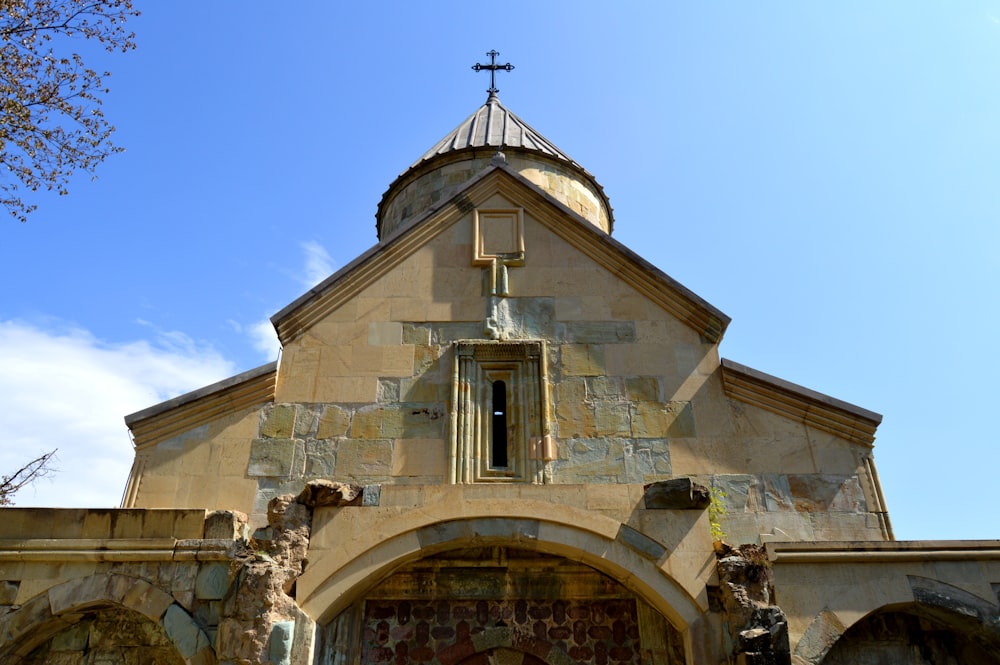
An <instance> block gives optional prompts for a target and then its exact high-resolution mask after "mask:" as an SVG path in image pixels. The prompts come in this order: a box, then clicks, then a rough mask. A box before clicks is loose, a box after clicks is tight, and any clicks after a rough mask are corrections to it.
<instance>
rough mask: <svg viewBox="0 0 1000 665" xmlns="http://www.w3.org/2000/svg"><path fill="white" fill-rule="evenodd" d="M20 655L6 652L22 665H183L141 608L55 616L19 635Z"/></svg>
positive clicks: (89, 610)
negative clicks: (138, 610)
mask: <svg viewBox="0 0 1000 665" xmlns="http://www.w3.org/2000/svg"><path fill="white" fill-rule="evenodd" d="M18 642H19V644H18V649H17V651H19V652H20V654H13V653H12V654H9V655H7V656H5V659H6V658H9V659H10V660H5V661H4V662H10V663H17V664H18V665H65V664H66V663H101V664H102V665H131V664H132V663H155V664H156V665H185V664H186V662H187V661H186V660H185V659H184V657H183V656H182V655H181V654H180V652H178V650H177V648H176V646H175V645H174V643H173V642H172V641H171V639H170V637H169V636H168V635H167V633H166V631H165V630H164V629H163V627H162V626H160V625H159V624H158V623H156V622H155V621H152V620H150V619H149V618H148V617H146V616H143V615H142V614H140V613H139V612H136V611H134V610H130V609H126V608H124V607H118V606H114V605H109V606H98V607H90V608H87V609H86V610H84V611H79V612H67V613H64V614H60V615H58V616H57V617H53V618H52V619H51V620H50V621H49V622H47V623H44V624H42V625H40V626H38V627H36V628H35V629H34V630H33V631H31V633H29V634H28V635H25V636H24V637H23V638H22V639H20V640H19V641H18Z"/></svg>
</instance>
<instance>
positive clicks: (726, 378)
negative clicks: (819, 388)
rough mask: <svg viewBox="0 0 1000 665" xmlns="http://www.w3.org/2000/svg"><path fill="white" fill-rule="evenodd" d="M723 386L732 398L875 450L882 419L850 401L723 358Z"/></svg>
mask: <svg viewBox="0 0 1000 665" xmlns="http://www.w3.org/2000/svg"><path fill="white" fill-rule="evenodd" d="M722 383H723V386H724V388H725V391H726V394H727V395H729V396H730V397H733V398H735V399H738V400H740V401H741V402H746V403H747V404H752V405H754V406H757V407H760V408H762V409H764V410H766V411H770V412H771V413H776V414H778V415H780V416H784V417H785V418H789V419H791V420H794V421H796V422H800V423H803V424H805V425H808V426H809V427H814V428H816V429H818V430H821V431H823V432H828V433H830V434H834V435H836V436H839V437H841V438H843V439H845V440H847V441H851V442H853V443H859V444H861V445H864V446H868V447H871V446H872V445H873V444H874V442H875V430H876V428H877V427H878V426H879V423H881V422H882V416H881V415H879V414H877V413H875V412H874V411H868V410H867V409H863V408H861V407H860V406H855V405H854V404H850V403H849V402H844V401H841V400H839V399H836V398H833V397H830V396H829V395H824V394H823V393H819V392H816V391H814V390H809V389H808V388H803V387H802V386H800V385H797V384H794V383H791V382H789V381H785V380H783V379H779V378H777V377H774V376H771V375H770V374H765V373H764V372H760V371H758V370H755V369H752V368H750V367H747V366H746V365H741V364H739V363H737V362H733V361H732V360H729V359H727V358H723V359H722Z"/></svg>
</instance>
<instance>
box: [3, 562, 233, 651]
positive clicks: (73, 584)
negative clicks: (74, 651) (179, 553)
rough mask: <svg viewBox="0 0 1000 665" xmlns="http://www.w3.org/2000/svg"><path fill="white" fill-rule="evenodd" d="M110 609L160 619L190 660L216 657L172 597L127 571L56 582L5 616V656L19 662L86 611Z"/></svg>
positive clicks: (154, 621) (208, 643)
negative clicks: (125, 573) (121, 573)
mask: <svg viewBox="0 0 1000 665" xmlns="http://www.w3.org/2000/svg"><path fill="white" fill-rule="evenodd" d="M108 608H122V609H126V610H130V611H132V612H135V613H136V614H138V615H140V616H142V617H144V618H145V619H147V620H149V621H151V622H153V623H155V624H157V625H158V626H159V627H160V628H162V629H163V631H164V632H165V633H166V635H167V637H168V638H169V640H170V642H171V643H172V644H173V646H174V648H175V649H176V650H177V652H178V654H180V656H181V658H183V660H184V662H185V663H187V664H189V665H212V664H213V663H215V662H216V660H215V651H214V650H213V649H212V646H211V640H210V639H209V638H208V635H206V634H205V632H204V631H203V630H202V629H201V628H200V627H199V626H198V624H197V623H195V621H194V619H192V618H191V615H190V614H188V612H187V610H185V609H184V608H183V607H182V606H181V605H180V604H178V603H177V602H176V601H175V600H174V598H173V596H171V595H170V594H168V593H167V592H165V591H163V590H162V589H160V588H158V587H156V586H154V585H153V584H150V583H149V582H147V581H146V580H142V579H139V578H136V577H129V576H127V575H118V574H108V575H91V576H89V577H83V578H80V579H76V580H70V581H68V582H63V583H62V584H57V585H55V586H53V587H51V588H49V589H48V590H46V591H45V592H43V593H41V594H39V595H37V596H35V597H34V598H32V599H31V600H30V601H28V602H26V603H25V604H24V605H22V606H21V607H20V608H19V609H17V610H14V611H12V612H9V613H8V614H6V615H4V616H3V617H0V661H2V662H4V663H11V664H12V665H16V663H19V662H21V660H22V659H23V658H24V657H25V656H26V655H28V654H29V653H31V651H32V650H34V649H35V648H36V647H38V646H39V645H41V644H43V643H44V642H45V641H46V640H48V639H51V638H52V637H54V636H55V635H57V634H59V633H60V632H62V631H63V630H65V629H67V628H69V627H71V626H72V625H73V624H74V619H76V618H78V617H79V616H80V615H81V613H84V612H87V611H97V610H101V609H108Z"/></svg>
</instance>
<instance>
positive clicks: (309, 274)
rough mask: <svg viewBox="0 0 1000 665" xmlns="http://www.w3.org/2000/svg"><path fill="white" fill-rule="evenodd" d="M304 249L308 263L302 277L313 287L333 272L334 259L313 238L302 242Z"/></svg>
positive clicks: (303, 281) (307, 284) (306, 283)
mask: <svg viewBox="0 0 1000 665" xmlns="http://www.w3.org/2000/svg"><path fill="white" fill-rule="evenodd" d="M302 251H303V252H305V254H306V265H305V270H304V272H303V274H302V277H301V278H300V279H301V281H302V283H303V284H305V285H306V286H307V287H310V288H311V287H313V286H316V285H317V284H319V283H320V282H322V281H323V280H324V279H326V278H327V277H329V276H330V274H331V273H333V259H332V258H330V254H329V253H328V252H327V251H326V249H324V248H323V246H322V245H321V244H319V243H318V242H315V241H313V240H309V241H307V242H304V243H302Z"/></svg>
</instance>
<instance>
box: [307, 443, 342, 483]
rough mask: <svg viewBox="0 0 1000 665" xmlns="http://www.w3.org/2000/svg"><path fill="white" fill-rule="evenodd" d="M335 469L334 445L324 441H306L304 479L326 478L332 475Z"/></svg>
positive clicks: (335, 450) (335, 454)
mask: <svg viewBox="0 0 1000 665" xmlns="http://www.w3.org/2000/svg"><path fill="white" fill-rule="evenodd" d="M336 467H337V446H336V445H334V444H333V443H332V442H331V441H329V440H326V439H324V440H321V441H306V468H305V475H306V477H309V478H323V477H327V478H328V477H330V476H332V475H333V474H334V472H335V470H336Z"/></svg>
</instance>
